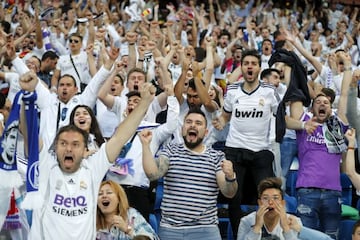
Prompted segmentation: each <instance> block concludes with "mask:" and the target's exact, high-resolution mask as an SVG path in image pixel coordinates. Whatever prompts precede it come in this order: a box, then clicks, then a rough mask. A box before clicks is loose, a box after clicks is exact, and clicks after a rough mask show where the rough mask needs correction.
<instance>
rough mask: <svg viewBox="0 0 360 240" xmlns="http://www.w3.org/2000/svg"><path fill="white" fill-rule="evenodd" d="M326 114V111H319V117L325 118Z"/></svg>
mask: <svg viewBox="0 0 360 240" xmlns="http://www.w3.org/2000/svg"><path fill="white" fill-rule="evenodd" d="M325 114H326V111H325V109H323V108H320V109H319V116H324V115H325Z"/></svg>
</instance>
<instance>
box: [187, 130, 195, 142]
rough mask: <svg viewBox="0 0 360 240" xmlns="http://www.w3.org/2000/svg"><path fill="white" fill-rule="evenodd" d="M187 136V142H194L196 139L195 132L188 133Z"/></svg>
mask: <svg viewBox="0 0 360 240" xmlns="http://www.w3.org/2000/svg"><path fill="white" fill-rule="evenodd" d="M188 136H189V140H195V139H196V137H197V132H196V131H189V132H188Z"/></svg>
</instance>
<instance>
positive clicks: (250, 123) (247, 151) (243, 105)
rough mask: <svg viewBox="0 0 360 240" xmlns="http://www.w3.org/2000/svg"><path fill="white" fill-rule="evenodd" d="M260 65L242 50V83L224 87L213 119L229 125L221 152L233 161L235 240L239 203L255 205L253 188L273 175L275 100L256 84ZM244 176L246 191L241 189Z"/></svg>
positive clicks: (219, 124) (221, 125)
mask: <svg viewBox="0 0 360 240" xmlns="http://www.w3.org/2000/svg"><path fill="white" fill-rule="evenodd" d="M260 64H261V60H260V56H259V54H258V53H257V51H256V50H255V49H253V50H245V51H243V53H242V58H241V72H242V74H243V80H244V81H242V82H237V83H235V84H232V85H229V86H228V89H227V93H226V96H225V99H224V107H223V111H222V114H221V116H219V117H217V118H214V119H213V125H214V127H215V128H216V129H218V130H222V129H223V128H224V127H225V125H226V123H227V122H230V129H229V134H228V136H227V138H226V143H225V149H224V150H225V155H226V158H227V159H229V160H231V161H232V162H233V165H234V170H235V172H236V175H237V182H238V186H239V187H238V191H237V194H236V196H235V197H234V198H232V199H229V216H230V221H231V226H232V228H233V234H234V238H235V239H236V234H237V228H238V226H239V222H240V217H241V209H240V207H239V206H240V204H252V205H254V204H256V199H257V193H256V190H255V191H254V189H256V186H257V185H258V184H259V183H260V181H261V180H263V179H265V178H267V177H272V176H274V172H273V168H272V164H273V160H274V155H273V153H272V152H271V144H270V139H269V136H270V126H271V125H270V121H271V115H272V114H274V113H276V110H277V106H278V100H277V99H276V97H275V91H274V88H273V87H272V86H269V85H268V84H264V83H261V82H260V81H259V79H258V75H259V72H260ZM245 176H247V177H246V182H247V184H246V187H248V188H249V189H245ZM245 197H246V198H245Z"/></svg>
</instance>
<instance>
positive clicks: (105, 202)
mask: <svg viewBox="0 0 360 240" xmlns="http://www.w3.org/2000/svg"><path fill="white" fill-rule="evenodd" d="M101 204H102V205H103V206H104V207H107V206H109V205H110V202H109V201H108V200H104V201H102V202H101Z"/></svg>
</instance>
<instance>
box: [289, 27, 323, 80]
mask: <svg viewBox="0 0 360 240" xmlns="http://www.w3.org/2000/svg"><path fill="white" fill-rule="evenodd" d="M283 33H284V35H285V38H286V40H288V41H289V42H290V43H291V44H292V45H294V47H295V48H296V49H297V50H298V51H299V52H300V53H301V54H302V55H303V56H304V57H305V58H306V59H307V60H308V61H309V62H310V63H311V64H312V65H313V66H314V68H315V69H316V71H317V72H318V73H319V74H321V70H322V66H323V65H322V64H321V63H320V61H318V60H317V59H316V58H315V57H314V56H313V55H311V53H310V52H309V51H307V50H306V49H305V48H304V47H303V46H302V45H301V44H300V43H299V42H297V41H296V39H295V37H294V35H292V34H291V33H290V32H289V31H287V30H286V29H284V30H283Z"/></svg>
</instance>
